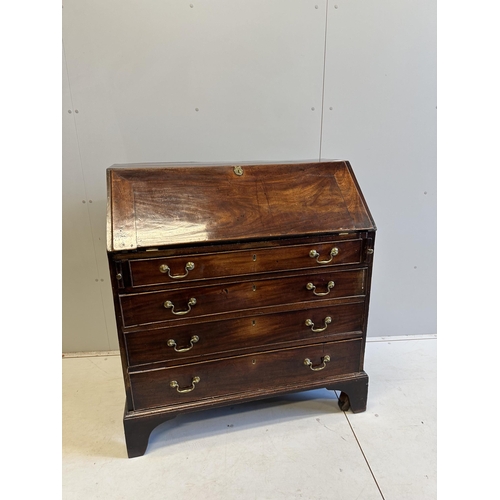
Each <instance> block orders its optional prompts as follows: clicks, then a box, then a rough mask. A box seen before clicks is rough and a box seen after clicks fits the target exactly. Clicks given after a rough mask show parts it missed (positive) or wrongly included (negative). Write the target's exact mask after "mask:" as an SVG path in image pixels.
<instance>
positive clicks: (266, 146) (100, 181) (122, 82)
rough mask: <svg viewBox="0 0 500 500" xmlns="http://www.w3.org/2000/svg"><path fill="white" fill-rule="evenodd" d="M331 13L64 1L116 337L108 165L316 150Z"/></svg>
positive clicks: (95, 231)
mask: <svg viewBox="0 0 500 500" xmlns="http://www.w3.org/2000/svg"><path fill="white" fill-rule="evenodd" d="M325 21H326V1H325V0H322V1H319V0H318V1H315V2H311V1H309V0H273V1H267V0H232V1H227V0H200V1H196V0H191V1H182V0H176V1H162V2H158V1H157V0H143V1H141V2H137V1H134V0H108V1H106V2H102V1H96V0H87V1H83V0H66V1H65V2H64V8H63V40H64V45H65V51H66V58H67V67H68V75H69V84H70V88H71V95H72V99H73V106H74V108H75V111H76V110H78V113H75V114H74V115H73V117H74V119H75V124H76V130H77V133H78V144H79V150H80V157H81V162H82V169H83V180H84V184H85V189H86V193H87V198H88V199H89V200H92V203H90V204H89V205H88V209H89V214H90V220H91V228H92V238H93V243H94V250H95V253H94V256H95V260H96V265H97V270H98V279H99V280H101V279H103V280H104V281H103V282H101V281H99V283H102V285H101V288H102V297H103V298H102V301H103V308H104V312H105V321H106V324H107V328H108V331H112V332H113V333H112V335H114V319H113V310H112V301H111V289H110V284H109V278H108V268H107V261H106V253H105V241H106V239H105V212H106V186H105V169H106V168H107V167H109V166H110V165H112V164H114V163H127V162H148V161H172V162H175V161H255V160H269V161H272V160H297V159H311V158H319V143H320V129H321V104H322V82H323V62H324V57H323V56H324V35H325V31H324V27H325ZM67 335H71V333H70V332H68V333H67ZM108 335H109V334H108Z"/></svg>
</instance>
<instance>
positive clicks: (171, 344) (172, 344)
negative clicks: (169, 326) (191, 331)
mask: <svg viewBox="0 0 500 500" xmlns="http://www.w3.org/2000/svg"><path fill="white" fill-rule="evenodd" d="M198 340H200V337H198V335H193V336H192V337H191V340H190V341H189V347H183V348H181V349H177V343H176V342H175V340H174V339H170V340H169V341H168V342H167V345H168V347H173V348H174V351H175V352H186V351H189V350H191V349H192V348H193V346H194V344H196V342H198Z"/></svg>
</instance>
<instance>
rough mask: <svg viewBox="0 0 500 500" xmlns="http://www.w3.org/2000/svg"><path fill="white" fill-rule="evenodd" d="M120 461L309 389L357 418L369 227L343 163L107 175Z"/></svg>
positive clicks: (152, 169) (137, 169) (151, 167)
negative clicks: (121, 405) (214, 412)
mask: <svg viewBox="0 0 500 500" xmlns="http://www.w3.org/2000/svg"><path fill="white" fill-rule="evenodd" d="M107 188H108V214H107V224H108V226H107V238H108V240H107V249H108V259H109V267H110V273H111V283H112V289H113V296H114V306H115V313H116V324H117V329H118V339H119V344H120V353H121V359H122V367H123V377H124V382H125V390H126V404H125V413H124V429H125V438H126V444H127V450H128V456H129V457H136V456H140V455H143V454H144V453H145V451H146V448H147V445H148V439H149V435H150V433H151V431H152V430H153V429H154V427H156V426H157V425H159V424H160V423H162V422H164V421H165V420H168V419H170V418H173V417H175V416H176V415H178V414H181V413H184V412H191V411H196V410H202V409H206V408H212V407H217V406H223V405H228V404H235V403H239V402H245V401H250V400H254V399H260V398H265V397H270V396H276V395H279V394H283V393H288V392H294V391H302V390H308V389H315V388H322V387H324V388H326V389H330V390H333V389H335V390H338V391H340V392H341V396H340V398H339V405H340V407H341V408H342V409H343V410H347V409H348V408H349V407H350V408H351V410H352V411H353V412H361V411H364V410H365V409H366V399H367V390H368V376H367V375H366V373H365V372H364V371H363V357H364V350H365V339H366V326H367V321H368V306H369V297H370V282H371V274H372V261H373V249H374V242H375V231H376V228H375V224H374V222H373V219H372V217H371V215H370V212H369V209H368V207H367V205H366V202H365V200H364V197H363V195H362V192H361V190H360V188H359V186H358V183H357V181H356V179H355V177H354V174H353V171H352V168H351V166H350V164H349V162H346V161H326V160H324V161H321V162H310V163H280V164H273V165H267V164H266V165H263V164H253V165H244V164H240V165H171V164H135V165H115V166H113V167H110V168H109V169H108V170H107Z"/></svg>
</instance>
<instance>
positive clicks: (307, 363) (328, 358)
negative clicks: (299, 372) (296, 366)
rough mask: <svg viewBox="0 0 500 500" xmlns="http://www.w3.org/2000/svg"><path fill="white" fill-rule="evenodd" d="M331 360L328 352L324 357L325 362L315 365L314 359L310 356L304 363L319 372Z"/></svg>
mask: <svg viewBox="0 0 500 500" xmlns="http://www.w3.org/2000/svg"><path fill="white" fill-rule="evenodd" d="M329 362H330V356H328V354H327V355H326V356H325V357H324V358H323V363H322V364H321V365H320V366H316V367H314V366H313V364H312V361H311V360H310V359H309V358H306V359H304V364H305V365H306V366H308V367H309V368H310V369H311V370H312V371H313V372H319V371H320V370H324V369H325V368H326V364H327V363H329Z"/></svg>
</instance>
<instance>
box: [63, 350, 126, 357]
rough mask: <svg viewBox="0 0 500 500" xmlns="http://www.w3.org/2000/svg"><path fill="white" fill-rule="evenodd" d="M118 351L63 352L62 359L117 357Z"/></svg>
mask: <svg viewBox="0 0 500 500" xmlns="http://www.w3.org/2000/svg"><path fill="white" fill-rule="evenodd" d="M119 355H120V351H87V352H63V355H62V357H63V358H95V357H97V356H119Z"/></svg>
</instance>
